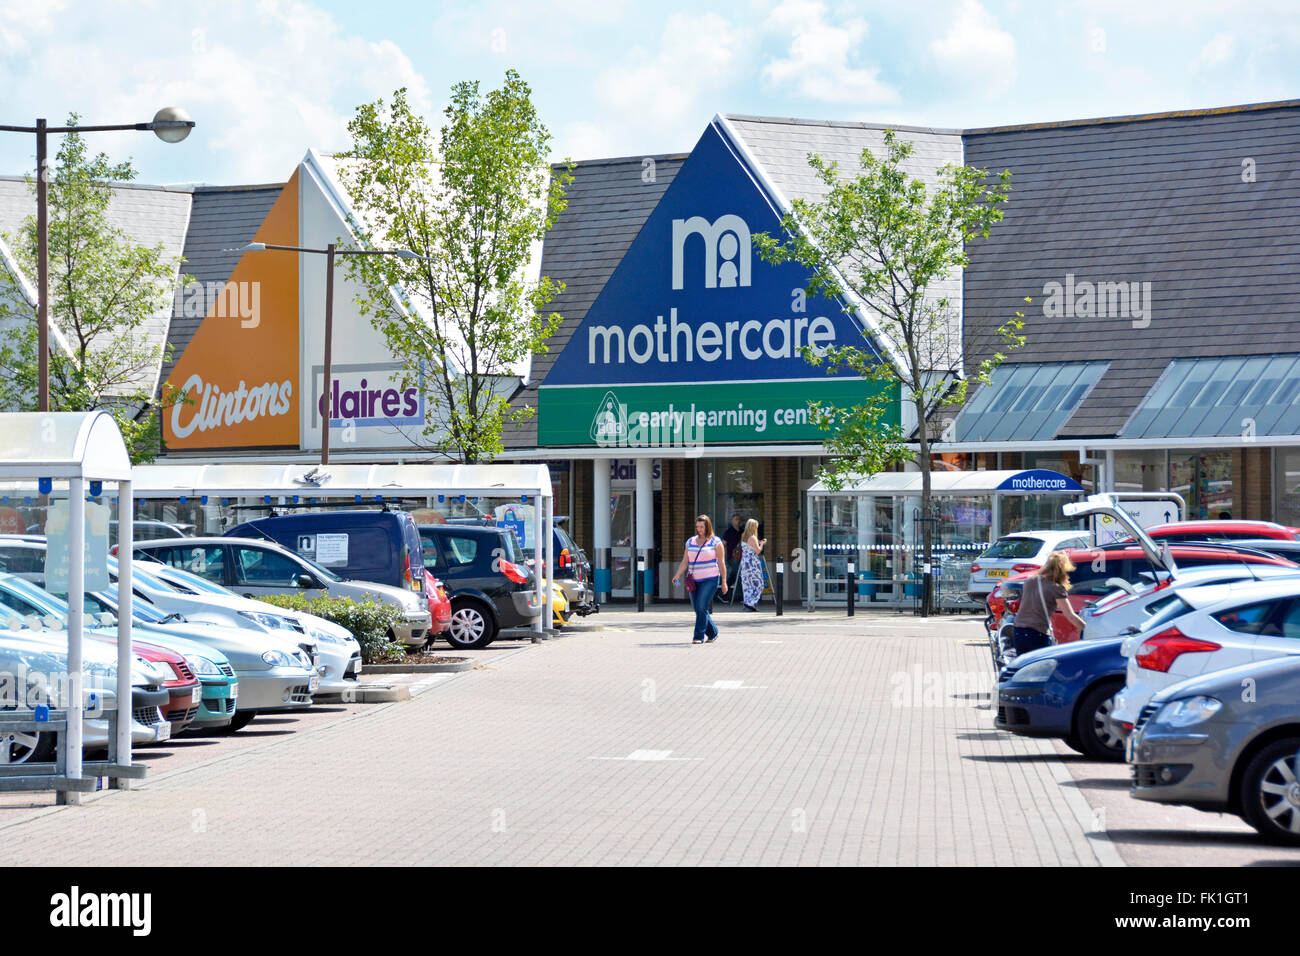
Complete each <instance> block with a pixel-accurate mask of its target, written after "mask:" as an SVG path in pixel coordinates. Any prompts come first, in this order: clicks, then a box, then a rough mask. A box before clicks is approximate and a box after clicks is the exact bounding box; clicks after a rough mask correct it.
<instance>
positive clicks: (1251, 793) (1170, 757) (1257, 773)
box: [1128, 656, 1300, 846]
mask: <svg viewBox="0 0 1300 956" xmlns="http://www.w3.org/2000/svg"><path fill="white" fill-rule="evenodd" d="M1246 688H1249V693H1246V692H1245V689H1246ZM1297 753H1300V657H1296V656H1286V657H1280V658H1273V659H1271V660H1265V661H1250V662H1249V663H1243V664H1240V665H1238V666H1236V667H1229V668H1224V669H1222V670H1215V671H1213V672H1212V673H1206V674H1203V675H1201V676H1199V677H1193V678H1190V679H1188V680H1183V681H1179V682H1178V683H1176V684H1171V685H1169V686H1168V687H1164V688H1161V689H1160V690H1159V691H1157V692H1156V693H1155V694H1154V695H1152V697H1151V699H1150V701H1149V702H1148V703H1147V704H1146V705H1145V706H1144V707H1143V708H1142V711H1141V713H1140V714H1139V716H1138V719H1137V722H1136V725H1135V727H1134V729H1133V733H1132V734H1131V735H1130V737H1129V739H1128V759H1129V763H1130V764H1132V766H1133V789H1132V791H1131V793H1132V796H1134V797H1136V798H1137V799H1139V800H1150V801H1153V802H1156V803H1171V804H1182V805H1186V806H1191V807H1196V808H1197V809H1199V810H1207V811H1211V812H1227V813H1235V814H1237V815H1239V816H1240V817H1241V818H1242V819H1243V820H1245V821H1246V822H1247V823H1248V824H1250V825H1251V826H1252V827H1254V828H1255V829H1256V830H1258V831H1259V833H1260V834H1261V835H1262V836H1263V837H1264V838H1265V839H1267V840H1269V841H1271V842H1273V843H1282V844H1287V845H1291V846H1296V845H1300V783H1297V779H1296V777H1297V775H1296V754H1297Z"/></svg>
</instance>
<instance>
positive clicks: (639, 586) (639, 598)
mask: <svg viewBox="0 0 1300 956" xmlns="http://www.w3.org/2000/svg"><path fill="white" fill-rule="evenodd" d="M636 609H637V611H638V612H640V611H644V610H645V556H644V555H641V554H638V555H637V556H636Z"/></svg>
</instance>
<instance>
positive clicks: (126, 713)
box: [112, 481, 135, 790]
mask: <svg viewBox="0 0 1300 956" xmlns="http://www.w3.org/2000/svg"><path fill="white" fill-rule="evenodd" d="M134 548H135V499H134V498H133V497H132V494H131V482H129V481H123V482H119V483H118V486H117V689H116V693H117V710H116V712H115V714H116V716H114V718H113V727H114V735H115V736H116V738H117V754H116V762H117V763H119V764H121V765H123V766H130V764H131V658H132V656H133V655H132V653H131V611H132V608H133V600H134V598H133V595H132V593H131V591H132V587H133V585H132V581H131V566H132V563H133V562H132V559H131V552H132V551H133V550H134ZM112 786H114V787H116V788H117V789H121V790H125V789H127V787H128V786H129V781H128V780H127V779H126V778H119V779H118V780H116V781H115V782H114V783H113V784H112Z"/></svg>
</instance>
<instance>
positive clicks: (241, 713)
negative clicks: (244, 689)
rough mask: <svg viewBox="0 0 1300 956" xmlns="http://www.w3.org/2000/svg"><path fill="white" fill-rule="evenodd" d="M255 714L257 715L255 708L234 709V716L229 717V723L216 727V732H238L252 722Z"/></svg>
mask: <svg viewBox="0 0 1300 956" xmlns="http://www.w3.org/2000/svg"><path fill="white" fill-rule="evenodd" d="M256 716H257V711H255V710H237V711H235V716H234V717H231V718H230V723H228V724H226V726H224V727H218V728H217V733H219V734H235V733H238V732H239V731H241V730H243V729H244V728H245V727H247V726H248V725H249V724H251V723H252V722H253V718H254V717H256Z"/></svg>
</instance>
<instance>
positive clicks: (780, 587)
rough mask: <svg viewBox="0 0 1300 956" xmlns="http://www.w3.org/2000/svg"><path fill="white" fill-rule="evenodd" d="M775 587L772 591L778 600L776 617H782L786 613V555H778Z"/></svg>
mask: <svg viewBox="0 0 1300 956" xmlns="http://www.w3.org/2000/svg"><path fill="white" fill-rule="evenodd" d="M773 584H774V585H775V587H774V588H773V589H772V596H773V597H774V598H775V599H776V616H777V617H780V616H781V615H782V614H784V613H785V595H784V593H783V592H784V591H785V555H777V558H776V580H775V581H774V582H773Z"/></svg>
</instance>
